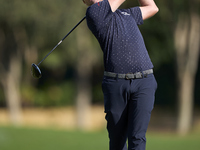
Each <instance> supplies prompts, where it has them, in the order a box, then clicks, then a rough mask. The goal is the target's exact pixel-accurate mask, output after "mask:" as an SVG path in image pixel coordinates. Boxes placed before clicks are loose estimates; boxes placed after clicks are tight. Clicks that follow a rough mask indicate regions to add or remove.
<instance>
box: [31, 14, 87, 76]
mask: <svg viewBox="0 0 200 150" xmlns="http://www.w3.org/2000/svg"><path fill="white" fill-rule="evenodd" d="M85 18H86V16H85V17H83V19H81V21H79V23H78V24H77V25H76V26H75V27H74V28H73V29H72V30H71V31H70V32H69V33H68V34H67V35H65V37H64V38H63V39H62V40H60V42H58V44H57V45H56V46H55V47H54V48H53V49H52V50H51V51H50V52H49V53H48V54H47V55H46V56H45V57H44V58H43V59H42V60H41V61H40V62H39V63H38V64H37V65H36V64H34V63H32V65H31V74H32V76H33V77H34V78H37V79H39V78H41V77H42V72H41V70H40V68H39V67H38V66H39V65H40V64H41V63H42V62H43V61H44V60H45V59H46V58H47V57H48V56H49V55H50V54H51V53H52V52H53V51H54V50H55V49H56V47H58V45H60V44H61V43H62V42H63V40H64V39H65V38H66V37H67V36H68V35H69V34H70V33H71V32H72V31H73V30H74V29H75V28H76V27H77V26H78V25H79V24H80V23H81V22H82V21H83V20H84V19H85Z"/></svg>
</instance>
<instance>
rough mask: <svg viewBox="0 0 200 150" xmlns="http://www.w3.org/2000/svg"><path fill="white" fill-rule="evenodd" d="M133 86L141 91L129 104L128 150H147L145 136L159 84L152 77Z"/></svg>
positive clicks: (134, 94) (135, 93)
mask: <svg viewBox="0 0 200 150" xmlns="http://www.w3.org/2000/svg"><path fill="white" fill-rule="evenodd" d="M135 83H136V82H135ZM133 85H137V89H139V90H137V91H136V92H134V93H133V94H132V95H131V97H130V100H129V104H128V150H145V147H146V137H145V134H146V131H147V128H148V124H149V121H150V117H151V111H152V109H153V105H154V95H155V90H156V88H157V83H156V81H155V78H154V76H153V75H152V77H149V78H147V79H145V80H140V83H138V84H133Z"/></svg>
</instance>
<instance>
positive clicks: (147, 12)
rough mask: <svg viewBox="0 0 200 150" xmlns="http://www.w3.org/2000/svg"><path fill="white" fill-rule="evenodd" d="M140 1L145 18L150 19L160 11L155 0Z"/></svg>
mask: <svg viewBox="0 0 200 150" xmlns="http://www.w3.org/2000/svg"><path fill="white" fill-rule="evenodd" d="M138 1H139V3H140V9H141V11H142V17H143V19H144V20H145V19H148V18H150V17H152V16H153V15H155V14H156V13H157V12H158V10H159V9H158V7H157V6H156V4H155V2H154V0H138Z"/></svg>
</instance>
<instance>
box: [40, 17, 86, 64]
mask: <svg viewBox="0 0 200 150" xmlns="http://www.w3.org/2000/svg"><path fill="white" fill-rule="evenodd" d="M85 18H86V16H85V17H83V19H81V21H79V22H78V23H77V25H75V27H74V28H73V29H71V31H69V33H67V35H65V37H64V38H63V39H62V40H60V41H59V42H58V44H57V45H56V46H55V47H54V48H53V49H52V50H51V51H50V52H49V53H48V54H47V55H46V56H45V57H44V58H43V59H42V60H41V61H40V62H39V63H38V64H37V66H39V65H40V64H41V63H42V62H43V61H44V60H45V59H46V58H47V57H48V56H49V55H50V54H51V53H52V52H53V51H54V50H55V49H56V47H58V45H60V44H61V43H62V42H63V40H64V39H65V38H66V37H67V36H68V35H69V34H70V33H71V32H72V31H74V29H76V27H78V25H79V24H81V22H83V20H85Z"/></svg>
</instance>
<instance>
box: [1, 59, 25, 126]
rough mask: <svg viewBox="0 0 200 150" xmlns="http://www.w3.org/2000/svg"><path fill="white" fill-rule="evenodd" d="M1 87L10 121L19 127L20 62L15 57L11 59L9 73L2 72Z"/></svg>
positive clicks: (20, 119)
mask: <svg viewBox="0 0 200 150" xmlns="http://www.w3.org/2000/svg"><path fill="white" fill-rule="evenodd" d="M3 74H4V76H3V79H2V83H3V84H2V85H3V89H4V93H5V98H6V102H7V107H8V111H9V115H10V121H11V124H13V125H20V124H21V121H22V118H21V103H20V91H19V89H20V77H21V76H20V75H19V74H21V61H20V60H19V59H18V58H16V56H14V57H12V58H11V61H10V65H9V71H7V72H5V71H4V72H3Z"/></svg>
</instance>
